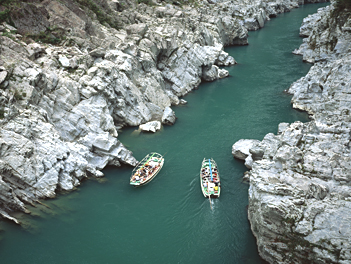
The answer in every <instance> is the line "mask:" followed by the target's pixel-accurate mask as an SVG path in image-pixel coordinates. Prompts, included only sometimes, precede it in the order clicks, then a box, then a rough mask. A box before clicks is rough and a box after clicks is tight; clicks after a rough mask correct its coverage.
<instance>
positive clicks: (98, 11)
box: [76, 0, 122, 29]
mask: <svg viewBox="0 0 351 264" xmlns="http://www.w3.org/2000/svg"><path fill="white" fill-rule="evenodd" d="M76 1H77V3H78V4H80V5H81V6H82V7H86V8H88V9H90V10H91V11H93V12H94V13H95V15H96V17H97V19H98V20H99V22H100V23H101V24H108V25H110V26H111V27H113V28H116V29H121V28H122V27H121V26H120V25H119V24H118V23H117V22H116V21H114V20H113V19H112V18H111V16H109V15H108V14H107V13H106V12H104V10H103V9H102V8H100V7H99V5H97V4H96V3H95V1H96V0H95V1H94V0H76Z"/></svg>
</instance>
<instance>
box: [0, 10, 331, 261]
mask: <svg viewBox="0 0 351 264" xmlns="http://www.w3.org/2000/svg"><path fill="white" fill-rule="evenodd" d="M321 6H325V4H313V5H305V6H303V7H300V8H299V9H295V10H292V12H290V13H286V14H282V15H279V16H278V18H274V19H272V20H271V21H269V22H267V23H266V25H265V27H264V28H263V29H262V30H259V31H256V32H250V33H249V35H250V37H249V45H248V46H243V47H231V48H227V49H226V51H227V52H229V53H230V54H231V55H232V56H234V58H235V59H236V60H237V62H238V65H235V66H232V67H228V68H227V69H228V70H229V72H230V77H229V78H226V79H222V80H218V81H215V82H212V83H204V84H202V85H201V86H200V87H199V89H198V90H195V91H194V92H192V93H190V94H188V95H187V96H186V97H185V98H184V99H185V100H187V101H188V104H187V105H185V106H179V107H173V109H174V111H175V112H176V115H177V117H178V120H177V122H176V124H175V125H174V126H172V127H169V126H167V127H164V128H163V130H162V131H160V132H158V133H155V134H149V133H138V132H137V131H135V128H129V129H123V131H122V132H120V136H119V139H120V140H121V141H122V142H123V143H124V144H125V145H126V146H127V147H128V148H129V149H130V150H132V151H133V153H134V155H135V157H136V158H137V159H142V158H143V156H145V155H146V154H147V153H149V152H151V151H156V152H159V153H161V154H165V165H164V167H163V169H162V171H161V172H160V173H159V175H158V176H157V177H156V178H155V179H154V180H153V181H152V182H151V183H149V184H148V185H146V186H143V187H141V188H133V187H131V186H130V185H129V177H130V173H131V170H132V168H130V167H127V166H124V167H122V168H119V169H115V168H107V169H105V170H104V173H105V174H106V177H105V178H104V179H102V180H100V181H97V180H87V181H85V182H83V183H82V185H81V186H80V187H79V188H78V190H77V191H75V192H72V193H69V194H62V195H59V197H58V198H57V199H53V200H47V201H44V203H45V204H46V205H47V206H48V207H44V206H41V207H38V208H36V209H34V213H33V214H32V215H31V216H26V217H23V218H22V219H23V221H24V223H25V225H24V227H23V228H20V227H18V226H16V225H14V224H12V223H9V222H3V223H2V229H3V230H4V231H2V232H1V233H0V236H1V240H0V256H1V263H13V264H14V263H37V264H39V263H46V264H49V263H160V264H164V263H240V264H242V263H243V264H245V263H263V261H262V260H261V259H260V258H259V256H258V253H257V247H256V242H255V239H254V237H253V236H252V233H251V231H250V226H249V222H248V220H247V204H248V198H247V196H248V195H247V190H248V185H247V184H245V183H242V176H243V173H244V171H246V168H245V166H244V165H243V163H242V162H241V161H237V160H234V159H233V157H232V155H231V146H232V145H233V143H235V142H236V141H237V140H239V139H241V138H253V139H259V140H261V139H262V138H263V137H264V135H265V134H267V133H270V132H273V133H276V131H277V127H278V124H279V123H280V122H294V121H296V120H301V121H307V115H306V114H305V113H302V112H298V111H296V110H293V109H292V108H291V105H290V99H291V96H289V95H287V94H285V93H284V92H283V91H284V90H285V89H287V88H289V86H290V84H291V83H292V82H294V81H295V80H297V79H298V78H300V77H302V76H303V75H305V74H306V73H307V71H308V70H309V68H310V65H308V64H305V63H303V62H302V58H301V57H299V56H295V55H293V54H292V53H291V52H292V50H293V49H295V48H297V47H298V46H299V45H300V43H301V42H302V40H301V39H300V38H299V27H300V25H301V22H302V19H303V18H304V17H306V16H307V15H308V14H310V13H314V12H316V10H317V8H318V7H321ZM204 157H206V158H211V157H212V158H214V159H215V160H216V161H217V164H218V166H219V171H220V175H221V180H222V192H221V197H220V198H219V199H217V200H212V204H211V205H210V202H209V200H208V199H205V198H204V197H203V195H202V193H201V189H200V185H199V170H200V166H201V161H202V159H203V158H204ZM211 207H212V209H211Z"/></svg>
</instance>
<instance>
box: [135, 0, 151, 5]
mask: <svg viewBox="0 0 351 264" xmlns="http://www.w3.org/2000/svg"><path fill="white" fill-rule="evenodd" d="M141 3H143V4H145V5H152V1H151V0H138V4H141Z"/></svg>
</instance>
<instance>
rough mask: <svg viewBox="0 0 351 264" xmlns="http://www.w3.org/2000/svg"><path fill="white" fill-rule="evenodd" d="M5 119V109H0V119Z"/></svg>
mask: <svg viewBox="0 0 351 264" xmlns="http://www.w3.org/2000/svg"><path fill="white" fill-rule="evenodd" d="M4 117H5V109H4V108H2V107H1V108H0V119H3V118H4Z"/></svg>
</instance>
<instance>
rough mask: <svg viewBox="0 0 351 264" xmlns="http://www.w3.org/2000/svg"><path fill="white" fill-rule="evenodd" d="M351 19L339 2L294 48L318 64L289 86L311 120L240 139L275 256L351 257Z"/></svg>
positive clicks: (311, 23) (310, 21) (267, 251)
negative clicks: (250, 137)
mask: <svg viewBox="0 0 351 264" xmlns="http://www.w3.org/2000/svg"><path fill="white" fill-rule="evenodd" d="M350 26H351V16H350V13H349V12H347V10H343V9H342V10H340V9H339V8H337V3H336V2H334V1H333V2H332V4H331V5H330V6H328V7H325V8H321V9H319V11H318V13H316V14H314V15H310V16H308V17H307V18H305V19H304V21H303V24H302V26H301V29H300V35H301V36H303V37H305V39H304V41H303V44H302V45H301V46H300V48H299V49H296V50H295V51H294V53H295V54H300V55H302V56H303V60H305V61H307V62H311V63H314V65H313V66H312V68H311V69H310V71H309V72H308V74H307V75H306V76H305V77H303V78H301V79H300V80H298V81H296V82H295V83H293V84H292V85H291V87H290V88H289V90H288V93H290V94H292V95H293V98H292V104H293V107H295V108H297V109H300V110H303V111H307V112H308V113H309V114H310V118H311V122H308V123H301V122H295V123H293V124H287V123H282V124H280V125H279V127H278V133H277V135H274V134H272V133H271V134H267V135H266V136H265V137H264V139H263V140H262V141H257V140H241V141H238V142H237V143H235V144H234V145H233V155H234V156H236V157H238V158H241V159H245V164H246V166H247V167H248V168H250V169H251V170H250V171H249V172H247V173H246V175H245V178H246V179H248V180H249V181H250V188H249V209H248V216H249V220H250V224H251V229H252V231H253V233H254V235H255V237H256V238H257V244H258V249H259V253H260V255H261V257H262V258H264V259H265V260H267V261H268V262H270V263H345V264H346V263H350V261H351V245H350V242H351V240H350V237H351V233H350V232H351V226H350V225H351V171H350V169H351V166H350V165H351V152H350V147H351V145H350V127H351V123H350V121H351V119H350V107H351V99H350V91H351V86H350V85H351V82H350V81H351V71H350V65H351V64H350V63H351V61H350V59H351V56H350V55H351V53H350V51H351V49H350V48H351V46H350V45H351V27H350Z"/></svg>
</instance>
